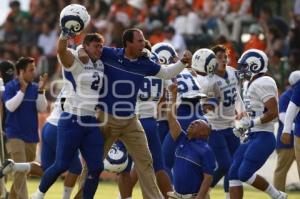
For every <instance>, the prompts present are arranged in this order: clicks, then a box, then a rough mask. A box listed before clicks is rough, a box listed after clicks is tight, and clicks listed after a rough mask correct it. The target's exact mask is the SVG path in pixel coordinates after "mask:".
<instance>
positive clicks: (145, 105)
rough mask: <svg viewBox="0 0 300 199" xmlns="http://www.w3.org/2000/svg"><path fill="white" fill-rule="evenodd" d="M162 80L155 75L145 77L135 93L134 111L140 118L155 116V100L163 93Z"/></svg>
mask: <svg viewBox="0 0 300 199" xmlns="http://www.w3.org/2000/svg"><path fill="white" fill-rule="evenodd" d="M163 89H164V81H163V80H162V79H159V78H157V77H145V78H144V81H143V85H142V86H141V87H140V89H139V91H138V95H137V103H136V109H135V113H136V114H138V115H139V117H140V118H148V117H154V118H156V116H157V102H158V100H159V98H160V97H161V96H162V94H163Z"/></svg>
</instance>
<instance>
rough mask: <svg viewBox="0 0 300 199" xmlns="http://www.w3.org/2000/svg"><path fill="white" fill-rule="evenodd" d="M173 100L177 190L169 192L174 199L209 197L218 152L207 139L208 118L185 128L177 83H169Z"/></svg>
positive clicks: (171, 115)
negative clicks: (179, 111)
mask: <svg viewBox="0 0 300 199" xmlns="http://www.w3.org/2000/svg"><path fill="white" fill-rule="evenodd" d="M169 90H170V91H171V103H169V109H168V122H169V126H170V133H171V136H172V138H173V139H174V140H175V143H176V151H175V160H174V167H173V182H174V189H175V191H174V192H169V193H168V195H169V197H170V198H171V199H173V198H175V199H177V198H191V199H192V198H201V199H204V198H206V197H208V195H207V194H208V190H209V187H210V185H211V182H212V179H213V173H214V169H215V166H216V165H215V157H214V153H213V151H212V150H211V148H210V147H209V145H208V144H207V142H206V140H207V138H208V135H209V133H210V130H211V129H210V126H209V125H208V123H207V122H206V121H205V120H202V119H199V120H195V121H193V122H191V123H190V125H189V126H188V128H187V131H186V132H185V131H183V130H182V128H181V126H180V124H179V122H178V120H177V119H176V115H175V114H174V113H175V110H176V108H175V107H176V105H175V103H176V95H177V85H176V84H172V85H171V86H170V87H169Z"/></svg>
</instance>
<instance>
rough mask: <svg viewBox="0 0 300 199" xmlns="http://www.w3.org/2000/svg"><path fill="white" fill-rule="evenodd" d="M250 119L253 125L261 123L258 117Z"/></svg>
mask: <svg viewBox="0 0 300 199" xmlns="http://www.w3.org/2000/svg"><path fill="white" fill-rule="evenodd" d="M252 121H253V126H256V125H258V124H261V120H260V117H257V118H254V119H253V120H252Z"/></svg>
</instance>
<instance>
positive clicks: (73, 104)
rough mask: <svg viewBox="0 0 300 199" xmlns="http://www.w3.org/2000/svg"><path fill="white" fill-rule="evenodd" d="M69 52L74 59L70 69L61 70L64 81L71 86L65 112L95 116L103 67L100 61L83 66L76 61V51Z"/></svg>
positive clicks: (102, 77)
mask: <svg viewBox="0 0 300 199" xmlns="http://www.w3.org/2000/svg"><path fill="white" fill-rule="evenodd" d="M70 50H71V52H72V54H73V55H74V57H75V59H74V63H73V65H72V66H71V67H70V68H64V69H63V70H64V76H65V79H66V80H68V82H69V83H71V84H72V91H71V95H70V97H68V98H67V99H66V106H65V111H66V112H68V113H72V114H75V115H78V116H86V115H90V116H95V112H96V110H95V109H96V105H97V104H98V101H99V92H100V89H101V88H102V86H103V81H104V73H103V71H104V65H103V63H102V61H101V60H98V61H96V62H95V63H93V62H92V61H91V60H89V62H88V63H87V64H83V63H82V62H81V61H80V60H79V59H78V56H77V51H75V50H72V49H70Z"/></svg>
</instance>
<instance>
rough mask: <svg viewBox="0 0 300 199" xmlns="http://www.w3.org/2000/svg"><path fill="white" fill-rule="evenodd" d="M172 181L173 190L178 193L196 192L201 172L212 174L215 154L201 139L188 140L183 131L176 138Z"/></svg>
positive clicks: (198, 187) (200, 179) (201, 178)
mask: <svg viewBox="0 0 300 199" xmlns="http://www.w3.org/2000/svg"><path fill="white" fill-rule="evenodd" d="M176 145H177V147H176V151H175V163H174V167H173V176H174V178H173V181H174V187H175V191H176V192H178V193H180V194H193V193H198V191H199V189H200V186H201V183H202V181H203V174H204V173H205V174H210V175H213V173H214V169H215V167H216V165H215V156H214V153H213V151H212V150H211V148H210V147H209V146H208V144H207V143H206V142H205V141H203V140H199V139H197V140H194V139H191V140H189V139H188V138H187V136H186V134H185V133H181V135H180V136H179V137H178V138H177V140H176Z"/></svg>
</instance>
